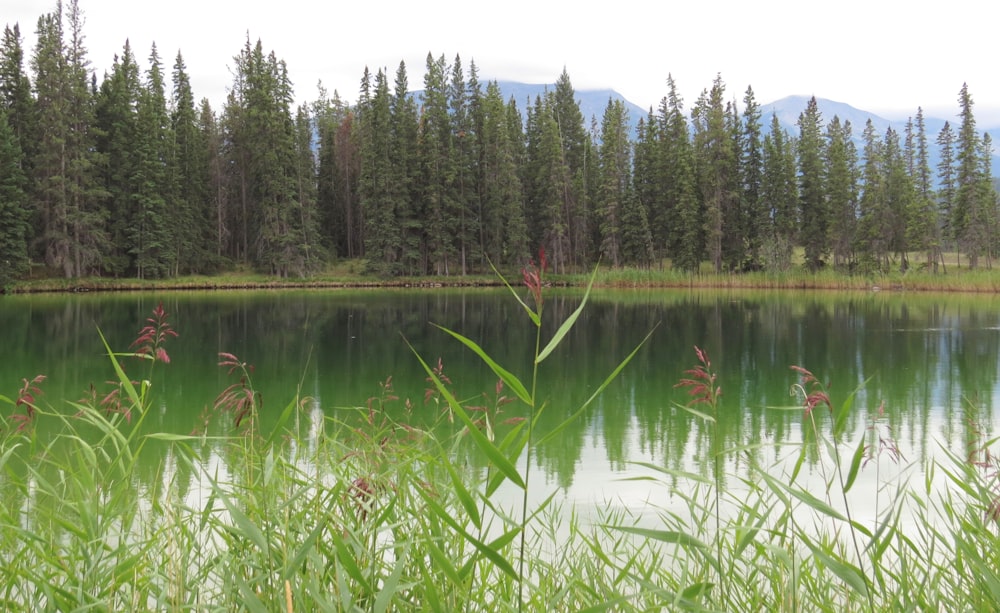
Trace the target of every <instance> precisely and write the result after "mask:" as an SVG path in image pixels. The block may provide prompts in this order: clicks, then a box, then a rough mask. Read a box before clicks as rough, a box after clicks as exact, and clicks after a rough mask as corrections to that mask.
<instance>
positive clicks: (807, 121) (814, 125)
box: [798, 96, 830, 272]
mask: <svg viewBox="0 0 1000 613" xmlns="http://www.w3.org/2000/svg"><path fill="white" fill-rule="evenodd" d="M822 122H823V119H822V115H821V113H820V111H819V104H818V103H817V102H816V97H815V96H813V97H812V98H810V99H809V102H808V103H807V104H806V109H805V111H803V112H802V114H801V115H799V120H798V126H799V143H798V158H799V211H800V214H801V220H802V228H801V233H800V236H799V239H800V241H801V244H802V246H803V247H804V248H805V264H806V267H807V268H809V270H811V271H813V272H815V271H817V270H819V269H820V268H821V267H822V266H823V265H824V257H825V256H826V254H827V253H829V250H830V234H829V224H830V212H829V207H828V203H827V199H826V186H825V185H824V184H823V178H824V174H825V169H824V164H823V155H824V153H823V138H822V132H821V126H822Z"/></svg>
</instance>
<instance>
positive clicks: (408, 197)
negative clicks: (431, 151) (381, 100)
mask: <svg viewBox="0 0 1000 613" xmlns="http://www.w3.org/2000/svg"><path fill="white" fill-rule="evenodd" d="M389 121H390V130H389V132H390V143H391V144H390V149H389V156H390V172H391V173H392V175H391V182H392V185H390V186H389V188H390V189H391V190H392V192H393V195H392V208H393V209H394V211H395V213H394V215H395V223H396V225H397V227H398V233H399V234H398V238H397V239H396V249H397V251H398V255H397V257H398V260H399V270H397V271H395V272H397V273H404V274H409V275H417V274H424V272H425V270H426V269H425V267H424V258H423V253H422V251H421V247H422V244H423V230H424V228H423V223H422V218H421V213H422V208H421V200H420V193H421V183H420V181H421V176H420V172H421V169H420V158H419V147H420V120H419V117H418V111H417V103H416V100H414V98H413V96H412V95H411V94H410V91H409V79H408V78H407V75H406V65H405V64H404V63H403V62H400V63H399V68H398V69H397V70H396V81H395V90H394V94H393V96H392V101H391V103H390V120H389Z"/></svg>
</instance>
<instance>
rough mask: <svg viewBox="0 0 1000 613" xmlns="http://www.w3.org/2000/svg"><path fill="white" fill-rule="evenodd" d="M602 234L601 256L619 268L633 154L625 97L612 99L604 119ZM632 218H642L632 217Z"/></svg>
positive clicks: (602, 133) (601, 196)
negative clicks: (629, 137) (623, 101)
mask: <svg viewBox="0 0 1000 613" xmlns="http://www.w3.org/2000/svg"><path fill="white" fill-rule="evenodd" d="M600 142H601V146H600V155H599V159H598V164H599V169H600V192H599V201H598V202H599V207H600V208H599V213H600V237H601V259H602V260H604V261H606V262H608V263H609V264H610V265H611V266H614V267H616V268H617V267H618V266H620V265H621V264H622V262H623V260H624V253H623V251H624V245H623V235H624V234H625V227H624V224H625V219H624V218H625V208H626V202H627V201H628V200H629V198H631V195H632V194H631V191H632V190H631V188H632V169H631V168H632V155H631V153H632V152H631V145H630V143H629V139H628V111H627V110H626V109H625V105H624V103H622V101H621V100H612V99H608V105H607V107H605V109H604V119H603V120H602V121H601V137H600ZM630 221H633V222H635V221H638V219H632V220H630Z"/></svg>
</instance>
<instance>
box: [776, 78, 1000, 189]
mask: <svg viewBox="0 0 1000 613" xmlns="http://www.w3.org/2000/svg"><path fill="white" fill-rule="evenodd" d="M809 98H810V96H787V97H785V98H782V99H781V100H776V101H774V102H772V103H770V104H763V105H761V107H760V108H761V123H762V124H763V127H764V130H765V132H766V131H767V130H768V129H770V125H771V117H772V115H774V116H777V117H778V123H780V124H781V126H782V127H783V128H784V129H785V130H787V131H788V133H789V134H792V135H796V134H798V132H799V127H798V125H796V122H798V120H799V115H800V114H801V113H802V112H803V111H805V110H806V105H807V104H808V103H809ZM816 103H817V104H818V105H819V112H820V115H821V116H822V119H823V125H824V127H825V126H826V122H828V121H830V120H831V119H833V118H834V117H839V118H840V121H841V122H844V121H850V122H851V133H852V135H853V137H854V142H855V144H856V145H857V147H858V155H859V156H861V155H862V153H863V147H864V142H863V140H862V138H861V136H862V134H863V133H864V130H865V123H866V122H867V121H868V120H869V119H871V120H872V125H873V126H875V130H876V131H877V132H878V134H879V136H880V137H883V138H884V137H885V133H886V131H887V130H888V129H889V128H890V127H891V128H892V129H893V130H895V131H896V132H898V133H899V138H900V141H902V140H903V139H904V138H905V137H906V136H905V135H906V121H891V120H889V119H885V118H884V117H879V116H878V115H876V114H875V113H870V112H868V111H862V110H860V109H856V108H854V107H853V106H851V105H849V104H845V103H843V102H835V101H833V100H827V99H825V98H816ZM915 114H916V112H914V115H915ZM957 121H958V119H957V118H956V119H955V120H954V121H952V122H951V127H952V130H954V131H955V133H956V135H957V133H958V127H959V125H958V124H957V123H956V122H957ZM944 124H945V120H944V119H940V118H937V117H928V116H927V115H924V132H925V134H926V135H927V144H928V148H929V149H930V151H929V153H930V155H929V161H930V165H931V172H932V173H933V175H934V176H935V177H937V165H938V162H940V160H941V156H940V153H939V151H938V146H937V137H938V134H939V133H940V132H941V130H942V128H944ZM986 132H988V133H989V135H990V137H991V138H992V139H993V141H994V143H997V144H1000V140H997V139H1000V128H993V129H991V130H986ZM993 176H994V177H1000V155H997V154H996V153H994V155H993Z"/></svg>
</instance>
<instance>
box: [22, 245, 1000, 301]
mask: <svg viewBox="0 0 1000 613" xmlns="http://www.w3.org/2000/svg"><path fill="white" fill-rule="evenodd" d="M914 257H916V254H914ZM801 259H802V258H801V253H799V254H798V256H797V258H796V264H795V265H794V266H793V267H792V268H790V269H789V270H787V271H784V272H780V273H773V272H749V273H741V274H728V273H723V274H717V273H714V272H713V271H712V269H711V267H710V266H708V265H707V264H703V265H702V268H701V270H699V271H698V272H697V273H688V272H683V271H679V270H674V269H672V268H671V264H670V262H669V260H668V261H664V262H663V265H662V266H656V267H652V268H602V269H601V270H600V271H599V272H598V275H597V278H596V279H595V281H594V283H595V286H597V287H618V288H688V287H699V288H731V289H780V290H796V289H830V290H855V291H856V290H864V291H943V292H977V293H987V292H988V293H993V292H998V291H1000V268H997V269H994V268H993V267H992V264H991V263H989V262H987V265H986V267H984V268H979V269H976V270H969V269H968V268H967V267H963V266H962V264H963V263H962V261H961V260H960V258H959V257H958V255H957V254H954V253H952V254H946V257H945V262H944V266H942V267H941V268H939V271H938V272H934V271H932V270H931V269H926V268H924V267H922V266H916V267H913V268H910V269H909V270H907V271H906V272H899V271H898V269H895V270H894V271H893V272H890V273H885V274H860V273H856V274H848V273H845V272H840V271H835V270H833V269H825V270H821V271H819V272H815V273H814V272H810V271H808V270H806V269H804V268H803V267H802V265H801ZM912 261H917V260H912ZM364 270H365V262H364V260H344V261H341V262H338V263H336V264H331V265H329V266H327V267H326V268H325V269H324V270H322V271H319V272H317V273H315V274H314V275H312V276H310V277H306V278H277V277H274V276H271V275H265V274H260V273H257V272H253V271H250V270H237V271H229V272H224V273H219V274H216V275H195V276H181V277H175V278H170V279H132V278H108V277H87V278H82V279H65V278H60V277H57V276H53V275H50V274H46V271H44V270H36V271H35V272H34V273H33V274H32V276H31V277H30V278H28V279H24V280H22V281H19V282H17V283H15V284H14V285H12V286H11V287H9V288H8V291H10V292H12V293H34V292H88V291H137V290H153V289H155V290H214V289H281V288H351V287H355V288H364V287H466V286H468V287H492V286H499V285H501V283H500V281H499V280H498V279H497V277H496V276H495V275H493V274H471V275H457V274H452V275H443V276H426V277H391V278H384V277H377V276H372V275H366V274H364V272H363V271H364ZM505 272H506V273H508V274H509V275H511V276H513V277H517V276H519V275H520V271H519V270H510V271H505ZM589 279H590V274H589V273H585V274H584V273H581V274H553V273H550V274H549V275H548V277H547V282H548V283H549V284H551V285H557V286H576V287H583V286H585V285H586V284H587V283H588V281H589Z"/></svg>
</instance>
